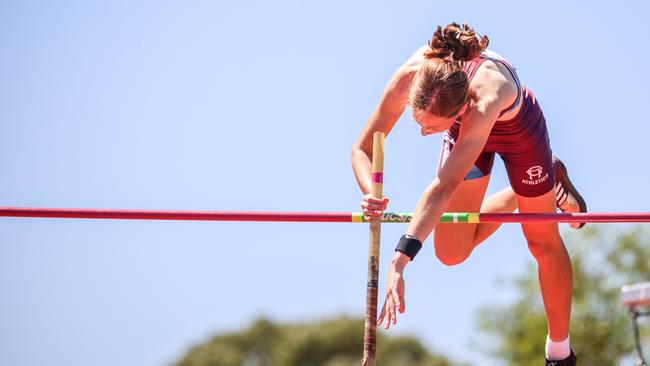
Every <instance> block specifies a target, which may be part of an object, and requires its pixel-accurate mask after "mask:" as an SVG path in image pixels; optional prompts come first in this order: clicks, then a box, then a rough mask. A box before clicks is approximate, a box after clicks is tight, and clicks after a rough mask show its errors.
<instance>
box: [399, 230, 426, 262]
mask: <svg viewBox="0 0 650 366" xmlns="http://www.w3.org/2000/svg"><path fill="white" fill-rule="evenodd" d="M421 248H422V242H421V241H419V240H418V239H417V238H416V237H414V236H411V235H407V234H404V235H402V237H401V238H400V239H399V243H397V247H395V251H396V252H402V253H404V254H406V255H407V256H408V257H409V258H411V260H413V258H415V255H416V254H418V252H419V251H420V249H421Z"/></svg>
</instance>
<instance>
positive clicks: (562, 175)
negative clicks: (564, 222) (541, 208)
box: [553, 155, 587, 229]
mask: <svg viewBox="0 0 650 366" xmlns="http://www.w3.org/2000/svg"><path fill="white" fill-rule="evenodd" d="M553 168H554V170H555V182H556V183H555V201H556V203H557V208H559V209H560V210H561V211H562V212H587V203H586V202H585V200H584V199H583V198H582V196H581V195H580V193H578V190H577V189H576V187H575V186H574V185H573V183H571V180H570V179H569V174H568V173H567V170H566V166H564V164H563V163H562V161H561V160H560V158H558V157H557V156H555V155H553ZM569 226H571V227H572V228H574V229H580V228H582V227H583V226H585V223H584V222H580V223H578V222H571V223H569Z"/></svg>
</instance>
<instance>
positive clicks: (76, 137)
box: [0, 0, 650, 366]
mask: <svg viewBox="0 0 650 366" xmlns="http://www.w3.org/2000/svg"><path fill="white" fill-rule="evenodd" d="M648 13H649V9H648V5H647V2H643V1H617V2H606V1H590V2H588V3H587V2H564V1H562V2H561V1H544V2H534V3H533V2H523V3H522V2H515V1H503V2H484V1H465V2H462V3H457V2H423V1H400V2H386V1H379V2H377V1H372V2H371V1H359V2H342V1H328V2H317V1H311V0H293V1H274V2H263V1H240V2H216V1H184V2H180V1H177V2H173V1H168V2H154V1H139V2H132V1H111V2H82V1H58V2H34V1H20V2H18V1H2V2H0V80H2V82H1V83H0V170H1V171H2V175H1V176H0V187H1V189H0V205H1V206H37V207H38V206H41V207H87V208H142V209H193V210H194V209H195V210H202V209H205V210H269V211H357V210H358V204H359V202H360V199H361V195H360V192H359V190H358V188H357V186H356V183H355V180H354V177H353V175H352V171H351V167H350V163H349V154H350V147H351V144H352V142H353V141H354V140H355V139H356V137H357V135H358V134H359V133H360V131H361V129H362V126H363V124H364V122H365V120H366V118H367V117H368V116H369V114H370V112H371V111H372V110H373V108H374V106H375V104H376V103H377V101H378V98H379V96H380V95H381V92H382V90H383V87H384V85H385V83H386V81H387V80H388V78H389V77H390V75H391V74H392V72H393V71H394V70H395V69H396V68H397V67H398V66H399V65H400V64H401V63H402V62H403V61H404V60H405V59H406V58H407V57H408V56H409V55H410V54H411V53H412V52H413V51H414V50H415V49H417V48H418V47H419V46H421V45H422V44H424V43H425V42H426V41H427V40H428V39H429V38H430V35H431V33H432V32H433V30H434V27H435V25H437V24H447V23H449V22H451V21H459V22H464V21H467V22H469V23H470V24H472V25H473V26H474V27H475V28H476V29H477V30H478V31H479V32H481V33H483V34H486V35H488V36H489V37H490V39H491V45H490V48H491V49H493V50H495V51H497V52H499V53H501V54H503V55H504V56H505V57H507V58H508V59H510V61H511V62H512V63H514V64H515V65H516V66H517V68H518V73H519V76H520V77H521V78H522V80H523V81H524V83H525V84H527V85H528V86H529V87H530V88H531V89H532V90H534V91H535V93H536V95H537V97H538V99H539V101H540V103H541V105H542V108H543V109H544V112H545V114H546V117H547V121H548V126H549V130H550V135H551V143H552V146H553V149H554V151H555V152H556V153H557V154H558V155H560V156H561V157H562V158H563V160H564V161H565V163H566V164H567V165H568V167H569V169H570V174H571V175H572V178H573V179H574V180H575V182H576V184H578V185H579V187H580V188H581V190H582V191H583V193H584V195H585V197H586V198H587V200H588V203H589V206H590V209H591V210H592V211H647V210H648V207H649V199H648V197H647V193H646V192H647V182H648V181H649V179H650V173H649V172H648V169H647V162H646V161H645V160H646V157H647V156H648V153H649V152H650V148H649V145H648V138H649V137H650V127H648V120H647V113H646V108H647V105H648V102H647V96H648V92H647V85H649V84H650V80H649V79H650V77H649V76H648V72H647V70H646V69H647V67H648V66H649V65H650V52H648V49H647V37H646V31H647V30H646V28H645V27H644V24H646V15H647V14H648ZM418 132H419V131H418V129H417V128H415V125H414V122H412V121H410V120H409V118H408V117H404V118H402V120H400V122H399V123H398V125H397V126H396V127H395V129H394V130H393V133H391V135H390V136H389V137H388V139H387V141H386V163H385V171H386V173H385V184H384V193H385V194H386V195H387V196H389V197H390V198H391V206H390V209H391V210H392V211H412V209H413V207H414V206H415V203H416V201H417V199H418V197H419V195H420V193H421V191H422V189H423V188H424V187H425V186H426V185H427V184H428V182H430V180H431V179H432V178H433V176H434V174H435V165H436V163H437V158H438V152H439V147H440V139H439V137H428V138H422V137H420V136H419V134H418ZM507 184H508V182H507V178H506V175H505V172H504V170H503V166H502V163H501V162H500V160H498V159H497V162H496V166H495V169H494V173H493V177H492V182H491V185H490V189H489V192H495V191H497V190H499V189H501V188H503V187H504V186H506V185H507ZM563 229H565V230H568V229H567V227H566V226H563ZM403 230H404V227H403V226H399V225H395V226H388V225H386V226H384V230H383V232H382V238H383V242H382V266H381V275H380V276H382V280H381V282H382V283H381V288H382V289H383V288H384V285H385V283H384V282H383V276H385V273H386V265H387V261H388V259H389V258H390V256H391V253H392V252H393V248H394V245H395V243H396V241H397V239H398V238H399V236H400V235H401V233H402V232H403ZM367 241H368V231H367V227H365V226H364V225H352V224H290V223H217V222H155V221H93V220H57V219H41V220H37V219H2V220H0V299H2V300H1V301H0V304H1V305H0V306H1V310H2V311H0V364H11V365H41V364H45V363H47V364H50V365H88V364H92V365H117V364H119V365H163V364H168V363H170V362H172V361H174V360H176V359H178V358H179V357H180V356H181V355H182V354H183V352H184V351H185V350H186V349H187V348H188V347H190V346H191V345H193V344H196V343H197V342H201V341H203V340H205V339H206V338H207V337H208V336H210V335H212V334H214V333H216V332H226V331H231V330H236V329H238V328H239V327H241V326H245V325H247V324H248V323H249V322H250V321H251V320H252V319H254V318H256V317H258V316H268V317H271V318H272V319H275V320H278V321H303V320H313V319H320V318H324V317H328V316H333V315H335V314H338V313H341V312H343V313H348V314H352V315H359V316H361V315H362V314H363V309H364V301H365V291H364V290H365V287H364V286H365V281H366V279H365V276H366V267H365V266H366V255H367ZM567 244H568V246H569V248H570V247H571V243H567ZM529 261H530V255H529V254H528V251H527V249H526V243H525V241H524V240H523V236H522V235H521V233H520V229H519V228H518V227H517V226H516V225H511V226H504V227H503V228H502V229H500V230H499V231H498V232H497V233H496V234H495V235H494V236H493V237H492V238H491V239H489V240H488V241H487V242H486V243H485V244H483V245H482V246H481V247H479V248H478V249H477V250H476V251H475V253H474V254H473V256H472V257H471V258H470V259H469V260H468V261H467V262H465V263H463V264H462V265H460V266H457V267H445V266H444V265H442V264H440V263H439V262H438V261H437V260H436V259H435V257H434V255H433V248H432V245H431V242H428V243H427V245H426V246H425V248H424V249H423V251H422V253H421V254H420V256H418V258H417V260H416V261H415V262H414V263H412V264H411V265H410V266H409V268H408V269H407V271H406V273H405V275H406V280H407V298H406V301H407V308H408V310H407V313H406V314H405V315H403V316H402V317H400V319H399V321H400V323H399V324H398V326H397V328H395V329H394V330H391V332H393V331H394V332H395V333H398V334H403V333H409V334H415V335H418V336H419V337H420V338H421V339H423V340H424V341H425V342H426V343H427V345H429V346H431V347H432V348H433V349H436V350H440V351H442V352H444V353H446V354H448V355H450V356H452V357H454V358H456V359H458V360H463V361H467V362H471V363H472V364H473V365H479V366H492V365H496V363H494V362H492V361H490V360H487V359H485V357H484V356H483V355H482V354H481V353H480V352H478V351H477V350H476V349H475V347H474V346H472V344H476V343H479V344H480V343H484V342H485V341H486V340H485V339H482V338H481V337H482V336H481V334H480V333H477V332H476V329H475V327H474V319H473V317H474V313H475V311H476V310H477V309H478V308H479V307H481V306H485V305H487V304H492V303H503V302H507V301H508V300H509V299H510V298H512V295H513V294H512V293H510V290H509V289H507V288H504V287H503V286H500V285H499V284H498V281H499V279H507V278H511V277H512V276H515V275H516V274H518V273H521V271H522V270H523V269H524V268H525V265H526V263H528V262H529ZM541 352H543V351H542V350H540V354H541Z"/></svg>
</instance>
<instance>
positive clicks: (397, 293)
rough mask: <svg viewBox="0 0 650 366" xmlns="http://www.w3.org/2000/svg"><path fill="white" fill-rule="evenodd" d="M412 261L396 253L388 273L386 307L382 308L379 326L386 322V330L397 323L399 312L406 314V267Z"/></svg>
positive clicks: (404, 255)
mask: <svg viewBox="0 0 650 366" xmlns="http://www.w3.org/2000/svg"><path fill="white" fill-rule="evenodd" d="M409 261H410V258H409V257H408V256H407V255H406V254H404V253H401V252H395V255H394V256H393V259H392V260H391V265H390V269H389V271H388V281H387V282H388V288H387V289H386V299H385V300H384V306H383V307H382V308H381V312H380V314H379V319H377V325H379V326H381V324H382V323H383V322H384V320H385V321H386V326H385V327H386V329H388V328H390V326H391V325H395V324H396V323H397V312H398V311H399V312H400V313H404V310H406V303H405V301H404V267H405V266H406V264H407V263H408V262H409Z"/></svg>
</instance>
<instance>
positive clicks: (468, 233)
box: [433, 175, 490, 266]
mask: <svg viewBox="0 0 650 366" xmlns="http://www.w3.org/2000/svg"><path fill="white" fill-rule="evenodd" d="M489 182H490V176H489V175H485V176H483V177H479V178H475V179H469V180H464V181H462V182H461V183H460V185H459V186H458V188H457V189H456V191H455V192H454V194H453V196H452V197H451V200H450V201H449V205H448V206H447V210H446V211H448V212H478V211H479V210H480V208H481V204H482V203H483V197H484V196H485V191H486V189H487V186H488V183H489ZM479 225H482V224H462V225H460V224H438V225H436V229H435V230H434V232H433V243H434V245H435V249H436V256H437V257H438V259H440V261H441V262H442V263H444V264H447V265H450V266H451V265H454V264H458V263H461V262H463V261H464V260H465V259H467V257H469V255H470V254H471V253H472V250H473V249H474V247H475V246H476V245H475V244H474V237H475V236H476V231H477V227H478V226H479Z"/></svg>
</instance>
